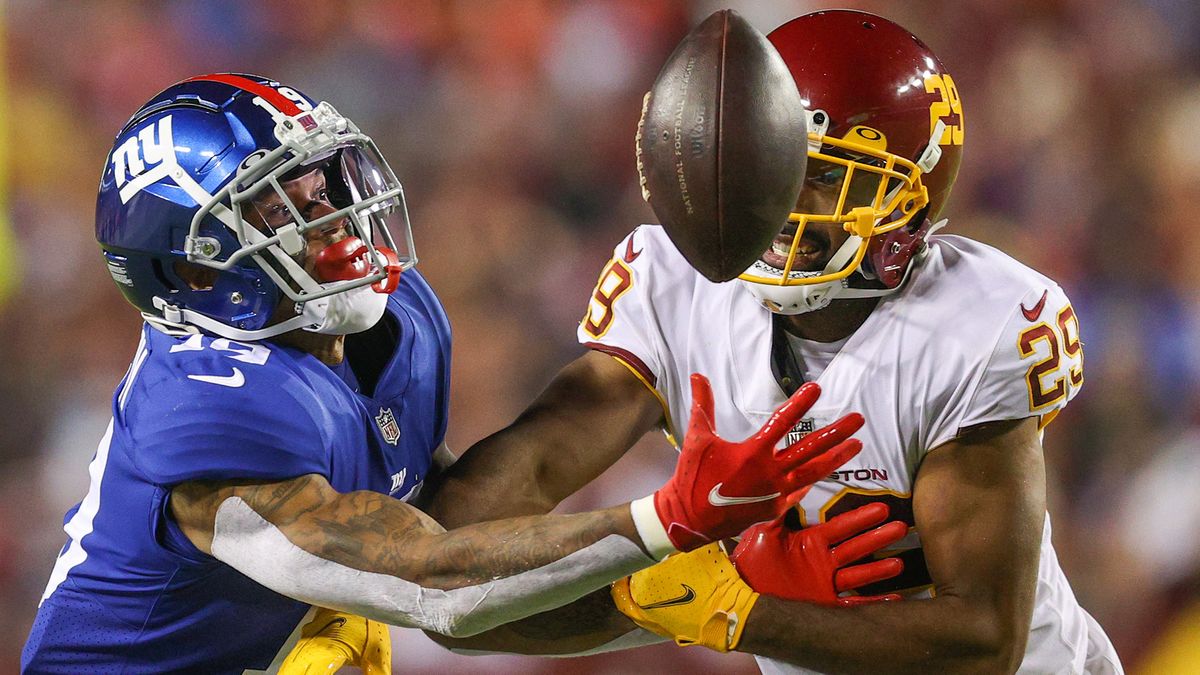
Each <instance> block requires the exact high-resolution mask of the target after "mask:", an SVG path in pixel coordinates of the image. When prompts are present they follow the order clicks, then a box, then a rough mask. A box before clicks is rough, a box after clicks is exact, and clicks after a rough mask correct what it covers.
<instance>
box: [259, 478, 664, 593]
mask: <svg viewBox="0 0 1200 675" xmlns="http://www.w3.org/2000/svg"><path fill="white" fill-rule="evenodd" d="M418 513H419V512H417V511H416V510H415V509H413V508H412V507H409V506H407V505H405V504H402V503H401V502H398V501H397V500H395V499H392V498H390V497H388V496H386V495H381V494H378V493H374V492H354V493H350V494H347V495H339V498H338V499H337V500H336V502H334V503H332V504H330V505H329V506H328V507H327V508H324V509H321V510H319V511H315V512H312V513H310V514H306V515H305V516H302V517H301V518H298V519H297V520H296V521H294V522H291V523H287V524H285V525H284V526H283V527H282V528H281V529H282V530H283V532H284V534H286V535H287V537H288V539H289V540H291V541H292V543H294V544H296V545H297V546H299V547H300V548H302V549H304V550H306V551H308V552H310V553H313V554H315V555H318V556H320V557H322V558H325V559H326V560H331V561H334V562H338V563H342V564H344V565H348V566H350V567H353V568H355V569H361V570H364V571H367V572H378V573H381V574H389V575H392V576H398V577H401V578H403V579H407V580H409V581H413V582H417V583H419V584H421V585H422V586H424V587H427V588H441V589H446V590H449V589H455V588H461V587H464V586H471V585H475V584H478V583H480V582H484V581H488V580H491V579H496V578H498V577H507V576H512V575H514V574H519V573H521V572H525V571H528V570H532V569H537V568H539V567H544V566H545V565H548V564H550V563H552V562H555V561H556V560H559V559H561V558H563V557H565V556H567V555H569V554H571V553H574V552H576V551H580V550H582V549H584V548H587V547H588V546H591V545H592V544H595V543H596V542H599V541H600V540H602V539H604V538H605V537H608V536H611V535H618V536H620V537H622V538H624V539H626V540H628V541H629V542H631V543H635V544H636V543H639V542H640V539H639V537H638V535H637V530H636V528H635V527H634V525H633V520H632V518H631V517H630V513H629V507H628V506H627V505H626V506H615V507H612V508H608V509H604V510H601V511H592V512H588V513H579V514H570V515H549V516H525V517H521V518H510V519H505V520H495V521H489V522H485V523H476V524H474V525H468V526H466V527H462V528H459V529H457V530H450V531H443V532H440V533H434V532H431V531H430V528H429V526H428V524H427V523H423V525H424V527H418V526H417V520H418V518H419V517H420V516H419V515H418ZM264 515H265V514H264ZM646 560H647V564H649V558H648V557H647V559H646Z"/></svg>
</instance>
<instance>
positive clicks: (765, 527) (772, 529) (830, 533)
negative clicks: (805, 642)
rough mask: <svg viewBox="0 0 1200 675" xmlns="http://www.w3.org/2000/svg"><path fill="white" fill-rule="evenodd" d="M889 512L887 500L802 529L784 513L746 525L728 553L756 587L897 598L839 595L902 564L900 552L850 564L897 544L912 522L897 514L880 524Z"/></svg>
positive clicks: (856, 600)
mask: <svg viewBox="0 0 1200 675" xmlns="http://www.w3.org/2000/svg"><path fill="white" fill-rule="evenodd" d="M887 517H888V507H887V504H882V503H879V502H876V503H874V504H867V505H866V506H861V507H859V508H857V509H854V510H853V511H849V512H846V513H843V514H841V515H839V516H834V517H833V518H830V519H829V521H828V522H825V523H821V524H820V525H814V526H812V527H806V528H803V529H794V528H792V527H791V526H789V525H788V524H787V518H786V517H780V518H777V519H775V520H773V521H771V522H769V523H759V524H758V525H755V526H754V527H751V528H750V529H749V530H746V532H745V533H744V534H743V535H742V541H741V543H739V544H738V546H737V548H735V549H734V550H733V553H731V554H729V559H730V560H732V561H733V565H734V567H735V568H737V571H738V574H739V575H740V576H741V577H742V579H744V580H745V581H746V583H747V584H749V585H750V587H751V588H753V589H754V590H755V591H758V592H759V593H765V594H767V595H774V596H776V597H780V598H784V599H787V600H801V601H804V602H815V603H818V604H822V605H834V604H838V605H843V606H850V605H857V604H863V603H867V602H879V601H888V600H899V599H900V596H899V595H896V594H894V593H893V594H889V595H874V596H850V597H844V598H842V597H838V594H839V593H843V592H845V591H852V590H854V589H857V588H861V587H863V586H866V585H868V584H873V583H875V582H878V581H883V580H884V579H891V578H892V577H895V576H896V575H898V574H900V572H902V571H903V570H904V563H903V562H902V561H901V560H900V559H898V558H885V559H883V560H877V561H874V562H869V563H863V564H861V565H851V564H850V563H853V562H854V561H856V560H860V559H862V558H864V557H866V556H868V555H871V554H872V553H875V552H877V551H879V550H881V549H885V548H887V547H889V546H891V545H893V544H895V543H896V542H898V541H900V540H901V539H903V538H904V535H905V534H907V533H908V525H906V524H904V523H902V522H900V521H898V520H893V521H892V522H890V523H888V524H886V525H882V526H879V527H876V525H879V524H880V523H882V522H883V521H885V520H887ZM872 528H874V529H872ZM868 530H869V531H868ZM855 535H857V536H855Z"/></svg>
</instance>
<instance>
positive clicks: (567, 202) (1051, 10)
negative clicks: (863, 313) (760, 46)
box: [0, 0, 1200, 673]
mask: <svg viewBox="0 0 1200 675" xmlns="http://www.w3.org/2000/svg"><path fill="white" fill-rule="evenodd" d="M5 5H6V6H5V8H4V9H3V12H4V31H3V32H4V42H5V45H4V46H5V50H4V57H3V58H4V60H5V67H4V68H3V70H2V71H0V72H3V74H4V77H5V78H6V80H7V88H6V92H5V94H4V95H3V97H2V98H0V105H3V110H2V111H0V122H2V123H3V125H4V131H5V136H4V138H5V140H6V142H5V143H4V144H3V148H4V150H3V151H2V152H0V173H2V174H3V175H4V176H6V178H5V179H3V181H2V182H0V186H2V187H3V188H4V190H5V192H6V196H5V201H4V203H3V209H2V210H0V212H2V213H3V214H4V216H5V220H6V222H7V225H6V226H4V227H3V228H0V293H2V295H0V353H2V354H3V356H2V359H3V361H2V362H3V367H0V401H3V405H0V430H2V433H0V672H7V671H9V670H15V667H16V665H15V664H16V663H17V659H18V655H19V650H20V647H21V644H22V643H23V642H24V639H25V636H26V634H27V632H28V627H29V624H30V622H31V620H32V616H33V613H34V611H35V608H36V604H37V599H38V597H39V596H40V593H41V590H42V588H43V585H44V583H45V580H46V578H47V576H48V574H49V571H50V567H51V564H52V561H53V559H54V556H55V554H56V552H57V550H58V548H59V546H61V544H62V542H63V533H62V531H61V528H60V526H59V524H60V522H61V520H60V519H61V516H62V513H63V512H64V511H65V510H66V509H67V508H68V507H69V506H70V505H71V504H73V503H75V502H76V501H78V500H79V499H80V498H81V497H82V495H83V493H84V492H85V490H86V486H87V472H86V465H87V463H88V461H89V460H90V458H91V456H92V453H93V451H94V449H95V444H96V442H97V439H98V438H99V437H100V435H101V433H102V432H103V429H104V427H105V424H106V421H107V417H108V415H109V412H108V411H109V399H110V395H111V392H112V389H113V387H114V385H115V384H116V382H117V381H118V379H119V378H120V377H121V374H122V373H123V371H124V370H125V367H126V365H127V363H128V360H129V358H130V356H131V355H132V353H133V350H134V347H135V345H136V337H135V336H136V331H137V328H138V320H137V316H136V314H135V313H134V312H133V311H131V309H130V308H129V307H128V306H127V305H125V304H124V302H123V300H122V299H121V297H120V295H119V294H118V293H117V291H116V289H115V288H114V287H113V284H112V282H111V280H110V279H109V278H108V275H107V273H106V272H105V269H104V266H103V265H102V264H101V259H100V256H99V254H98V249H97V247H96V246H95V243H94V240H93V238H92V209H93V203H94V197H95V187H96V184H97V182H98V178H99V175H100V170H101V167H102V164H103V161H104V157H105V153H106V151H107V149H108V147H109V143H110V141H111V140H112V138H113V136H114V134H115V132H116V131H117V129H118V128H119V127H120V126H121V125H122V124H123V122H124V121H125V119H126V118H127V116H128V115H129V114H130V113H132V112H133V111H134V110H135V109H136V108H137V107H138V106H139V105H140V104H141V103H142V102H143V101H144V100H145V99H147V98H148V97H149V96H151V95H152V94H153V93H155V92H156V91H158V90H160V89H162V88H163V87H165V86H166V85H168V84H170V83H172V82H174V81H176V80H179V79H182V78H183V77H186V76H190V75H193V74H197V73H203V72H213V71H244V72H254V73H260V74H264V75H268V76H271V77H274V78H277V79H279V80H282V81H283V82H286V83H288V84H291V85H293V86H296V87H298V88H300V89H302V90H303V91H305V92H308V93H309V94H310V95H313V96H314V97H316V98H326V99H328V100H330V101H332V102H334V103H335V105H336V106H337V107H338V108H339V109H340V110H341V111H342V112H344V113H346V114H348V115H349V116H351V117H352V118H353V119H355V120H356V121H357V122H358V123H359V124H360V126H361V127H362V128H363V129H365V130H366V131H367V132H368V133H370V134H372V135H373V136H374V137H375V138H376V140H377V141H378V143H379V145H380V147H381V148H382V149H383V151H384V153H385V154H386V155H387V156H388V157H389V159H390V161H391V162H392V164H393V166H394V167H395V169H396V171H397V173H398V175H399V176H400V177H401V180H402V181H404V183H405V187H406V191H407V194H408V198H409V202H410V208H411V211H412V220H413V223H414V228H415V234H416V241H417V250H418V252H419V254H420V257H421V266H420V269H421V270H422V272H423V273H424V274H426V275H427V276H428V278H429V279H430V281H431V282H432V283H433V285H434V287H435V288H436V289H437V290H438V292H439V293H440V295H441V298H442V300H443V301H444V303H445V305H446V308H447V310H448V312H449V314H450V318H451V320H452V322H453V326H454V330H455V337H456V345H455V346H456V349H455V356H454V393H453V411H452V417H451V432H450V440H451V442H452V444H453V446H454V447H455V448H457V449H459V450H462V449H464V448H466V447H467V446H468V445H469V444H470V443H471V442H472V441H474V440H476V439H478V438H480V437H481V436H482V435H484V434H486V433H487V432H489V431H492V430H495V429H497V428H499V427H501V426H502V425H504V424H506V423H507V422H508V421H509V420H511V419H512V418H513V416H514V415H515V414H516V413H517V412H519V411H520V409H521V408H522V406H523V404H524V403H525V402H527V401H528V400H530V399H531V398H532V397H533V396H534V395H535V394H536V393H537V392H538V391H539V390H540V388H541V387H542V386H543V385H544V384H545V383H546V382H547V380H548V378H549V377H550V376H551V375H552V374H553V373H554V372H555V370H556V369H557V368H558V367H559V366H561V365H562V364H564V363H566V362H567V361H568V360H570V359H571V358H573V357H574V356H575V355H577V354H578V353H579V352H580V348H579V347H577V346H576V344H575V340H574V330H575V325H576V323H577V321H578V319H579V317H580V316H581V314H582V311H583V308H584V306H585V304H586V299H587V296H588V293H589V290H590V287H591V285H592V283H593V282H594V280H595V276H596V274H597V272H598V270H599V268H600V266H601V265H602V264H603V263H604V261H605V260H606V258H607V256H608V255H609V251H610V249H611V247H612V246H613V245H614V244H615V243H616V242H617V241H619V239H620V238H621V237H622V236H623V235H624V234H625V233H626V232H627V231H628V230H629V229H630V228H632V227H634V226H635V225H637V224H638V223H641V222H645V221H647V220H648V219H651V218H652V216H651V214H650V212H649V209H648V208H647V207H646V205H645V204H643V203H642V202H641V200H640V198H639V195H638V191H637V186H636V176H635V172H634V162H633V131H634V126H635V123H636V120H637V115H638V110H639V105H640V100H641V95H642V93H643V92H644V91H645V90H646V89H647V88H648V87H649V85H650V83H651V82H652V80H653V78H654V75H655V73H656V72H657V70H658V67H659V66H660V65H661V63H662V62H663V60H664V59H665V57H666V56H667V54H668V53H669V52H670V50H671V49H672V48H673V46H674V45H675V44H676V42H677V41H678V39H679V38H680V37H682V35H683V34H684V33H685V32H686V31H687V29H688V27H690V26H691V25H694V24H695V23H696V22H698V21H699V20H700V19H701V18H703V17H704V16H706V15H707V14H708V13H709V12H711V11H713V10H715V9H718V8H720V7H722V6H733V7H735V8H737V9H739V10H740V11H741V12H742V13H743V14H744V15H745V16H747V17H748V18H749V19H750V20H751V22H752V23H753V24H754V25H756V26H757V27H758V28H760V29H761V30H763V31H769V30H770V29H772V28H773V27H775V26H776V25H778V24H780V23H782V22H783V21H785V20H787V19H789V18H791V17H792V16H795V15H798V14H801V13H804V12H806V11H810V10H813V9H817V8H820V7H822V6H827V5H825V4H823V3H819V2H772V3H754V2H748V1H742V2H730V3H714V2H685V1H682V0H672V1H657V0H656V1H655V2H644V1H643V0H597V1H595V2H552V1H549V0H521V1H519V2H501V1H498V0H497V1H482V0H481V1H478V2H468V1H465V0H464V1H461V2H438V1H434V0H424V1H412V2H396V3H388V2H368V1H362V2H329V1H321V2H298V1H297V0H270V1H265V2H240V1H238V0H216V1H211V2H203V3H201V2H183V1H170V2H134V1H114V2H94V3H66V2H47V1H33V0H9V1H8V2H7V3H5ZM843 6H854V7H860V8H863V9H867V10H871V11H877V12H880V13H882V14H885V15H887V16H888V17H890V18H892V19H894V20H896V21H898V22H899V23H901V24H902V25H904V26H906V27H907V28H909V29H910V30H912V31H913V32H915V33H916V34H917V35H919V36H921V37H922V38H923V39H924V40H925V41H926V42H927V43H928V44H929V45H930V46H931V47H932V48H933V49H934V50H935V51H936V52H937V53H938V54H939V55H940V56H941V58H942V59H943V61H944V62H945V63H946V64H947V66H948V68H949V69H950V72H952V73H953V74H954V77H955V80H956V82H957V83H958V86H959V90H960V91H961V92H962V97H963V100H964V106H965V115H966V120H967V122H966V127H967V131H966V159H965V161H964V164H963V167H962V171H961V174H960V177H959V180H958V184H957V188H956V189H955V191H954V196H953V198H952V199H951V202H950V205H949V207H948V209H947V214H948V215H949V216H950V218H951V226H950V228H949V231H950V232H954V233H960V234H966V235H969V236H972V237H976V238H978V239H981V240H983V241H986V242H989V243H993V244H995V245H998V246H1000V247H1001V248H1003V249H1004V250H1005V251H1007V252H1009V253H1011V254H1012V255H1014V256H1016V257H1017V258H1018V259H1020V260H1022V261H1024V262H1025V263H1027V264H1029V265H1031V266H1033V267H1034V268H1036V269H1038V270H1040V271H1042V272H1044V273H1047V274H1049V275H1050V276H1052V277H1054V278H1055V279H1057V280H1058V281H1059V282H1060V283H1061V284H1062V285H1063V287H1064V288H1065V289H1066V290H1067V292H1068V294H1069V295H1070V296H1071V297H1072V298H1073V300H1074V304H1075V307H1076V308H1077V310H1078V313H1079V316H1080V318H1081V320H1082V324H1083V337H1084V340H1085V343H1086V353H1087V364H1086V378H1087V386H1086V387H1085V388H1084V390H1083V393H1082V394H1081V395H1080V397H1079V398H1078V399H1077V400H1076V402H1075V403H1074V404H1073V405H1071V406H1070V407H1069V408H1067V410H1066V411H1065V412H1064V414H1063V415H1061V416H1060V417H1059V419H1058V421H1057V422H1056V423H1055V424H1053V425H1052V426H1051V427H1050V428H1049V430H1048V434H1047V437H1046V457H1047V462H1048V464H1049V466H1050V469H1051V480H1052V489H1051V513H1052V514H1053V522H1054V526H1055V532H1054V540H1055V546H1056V548H1057V550H1058V553H1059V556H1060V558H1061V560H1062V563H1063V566H1064V567H1065V568H1066V570H1067V572H1068V575H1069V577H1070V579H1071V581H1072V583H1073V585H1074V588H1075V590H1076V592H1077V593H1078V595H1079V598H1080V600H1081V602H1082V603H1083V604H1084V606H1085V607H1087V608H1088V609H1089V610H1090V611H1091V612H1092V613H1093V614H1094V615H1095V616H1096V617H1097V618H1098V619H1099V620H1100V622H1101V623H1102V624H1103V625H1104V626H1105V627H1106V628H1107V630H1108V632H1109V634H1110V635H1111V636H1112V638H1113V640H1114V641H1115V642H1116V644H1117V646H1118V649H1119V651H1120V652H1121V654H1122V656H1123V657H1124V659H1125V661H1126V664H1127V665H1130V666H1132V668H1131V670H1132V671H1133V672H1139V671H1140V672H1156V673H1158V672H1172V671H1175V672H1185V671H1189V670H1191V671H1192V672H1196V671H1200V665H1197V664H1196V663H1191V664H1190V668H1189V667H1188V661H1187V658H1188V657H1187V655H1188V654H1194V655H1197V656H1194V657H1193V658H1195V659H1198V660H1200V605H1198V604H1197V601H1198V600H1200V546H1198V545H1197V539H1196V537H1197V534H1198V533H1200V491H1198V490H1197V486H1198V485H1200V457H1198V455H1197V452H1196V450H1197V447H1198V446H1200V426H1198V425H1200V414H1198V413H1200V398H1198V397H1197V393H1198V391H1197V387H1196V384H1195V383H1196V375H1197V370H1198V369H1200V357H1198V356H1197V354H1200V349H1198V348H1197V347H1198V345H1197V343H1198V341H1200V325H1198V324H1197V320H1198V318H1200V317H1198V314H1197V310H1198V309H1200V304H1198V302H1200V296H1198V294H1197V290H1196V289H1198V288H1200V232H1198V231H1197V227H1196V225H1195V222H1196V215H1195V214H1196V205H1197V204H1198V203H1200V133H1198V130H1200V5H1198V4H1196V3H1194V2H1189V1H1188V0H1125V1H1121V0H1018V1H1011V2H993V1H991V0H937V1H930V2H912V3H884V2H847V3H843ZM948 329H949V328H948ZM670 461H671V454H670V451H669V449H667V448H666V446H665V443H663V442H662V441H661V440H659V439H648V440H646V441H644V442H643V443H642V445H641V446H639V448H638V449H637V451H635V452H634V453H632V455H631V456H630V457H628V458H626V459H625V460H623V461H622V462H621V463H620V464H619V465H618V466H617V467H616V468H614V469H613V470H612V471H610V472H609V473H608V474H606V475H605V477H604V478H603V479H602V480H601V481H600V482H599V483H598V484H596V485H594V486H592V487H591V488H589V489H588V490H586V491H585V492H584V493H583V494H581V495H579V496H578V497H576V498H574V499H573V500H572V501H571V503H570V504H569V506H570V507H571V508H572V509H578V508H584V507H591V506H600V505H607V504H611V503H615V502H617V501H620V500H622V499H625V498H629V497H633V496H638V495H641V494H645V493H646V492H647V491H649V490H651V489H653V488H654V487H655V486H656V485H658V483H659V481H660V480H662V479H663V478H665V477H666V475H667V474H668V467H669V465H670ZM798 629H799V630H803V627H802V626H801V627H798ZM247 630H253V626H247ZM1170 636H1174V637H1170ZM394 640H395V642H396V650H395V657H396V663H397V666H398V670H400V671H403V672H440V673H447V672H458V671H462V672H466V671H468V670H469V671H472V672H580V671H585V670H587V671H595V672H602V671H619V672H637V671H658V670H666V669H668V668H671V669H677V670H683V669H685V668H690V669H693V670H696V671H712V670H718V669H719V670H731V671H732V670H736V671H743V672H752V671H753V665H752V661H751V660H750V659H749V658H748V657H745V656H727V657H722V656H718V655H715V654H710V653H707V652H704V651H703V650H700V649H688V650H678V649H675V648H672V647H658V648H653V649H648V650H642V651H640V652H634V653H627V654H621V655H617V656H605V657H596V658H592V659H588V660H585V661H550V660H525V659H520V658H514V657H487V658H484V659H473V660H467V659H465V658H462V657H454V656H451V655H449V654H447V653H446V652H443V651H441V650H439V649H438V648H437V647H434V646H433V645H432V643H430V642H429V641H427V640H426V639H425V638H424V637H423V636H422V635H420V634H419V633H416V632H414V631H401V630H395V631H394ZM1173 641H1174V642H1173ZM1171 644H1174V645H1175V649H1177V650H1179V651H1177V652H1176V654H1178V655H1182V660H1179V661H1176V662H1175V665H1174V666H1168V664H1167V662H1166V661H1158V662H1153V661H1151V660H1150V659H1154V658H1160V659H1161V658H1165V657H1164V654H1166V653H1168V652H1169V650H1170V649H1171V647H1170V645H1171ZM1193 669H1195V670H1193Z"/></svg>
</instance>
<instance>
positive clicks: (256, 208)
mask: <svg viewBox="0 0 1200 675" xmlns="http://www.w3.org/2000/svg"><path fill="white" fill-rule="evenodd" d="M283 190H284V192H285V193H287V196H288V199H290V200H291V201H292V203H293V204H294V205H295V206H296V208H297V210H299V211H300V214H301V215H302V216H304V218H305V219H306V220H309V221H313V220H316V219H318V218H323V217H325V216H327V215H329V214H330V213H333V212H334V211H336V210H337V207H335V206H334V205H333V204H331V203H330V202H329V192H328V190H327V189H326V185H325V174H324V173H323V172H321V171H320V170H317V169H314V170H313V171H310V172H309V173H306V174H304V175H302V176H300V177H298V178H295V179H294V180H290V181H284V182H283ZM242 215H243V217H244V218H245V219H246V222H248V223H249V224H250V225H251V226H253V227H254V228H255V229H257V230H259V231H261V232H270V231H271V230H272V228H275V227H280V226H283V225H286V224H287V223H289V222H291V214H290V213H289V212H288V210H287V207H286V206H284V203H283V200H282V199H280V197H279V195H278V194H277V193H275V191H274V190H272V189H267V190H265V194H264V195H263V196H262V197H261V198H260V199H256V200H253V201H251V202H250V205H249V207H248V208H245V209H243V211H242ZM303 236H304V243H305V248H304V250H303V251H302V252H301V253H300V256H301V259H302V264H303V266H304V271H305V272H308V274H309V275H311V276H312V277H313V278H314V279H316V278H318V275H317V272H316V265H315V260H316V257H317V254H318V253H320V252H321V251H322V250H324V249H325V247H326V246H329V245H331V244H336V243H337V242H339V241H341V240H343V239H345V238H346V237H348V236H349V234H348V233H347V232H346V221H345V219H342V220H338V221H334V222H333V223H330V224H329V225H328V226H326V227H323V228H319V229H313V230H308V231H306V232H304V235H303ZM175 271H176V272H177V273H178V274H179V276H180V277H181V278H183V280H184V281H186V282H187V284H188V285H189V286H190V287H191V288H192V289H193V290H208V289H210V288H212V286H213V283H215V282H216V276H217V272H216V270H213V269H211V268H208V267H202V266H200V265H192V264H189V263H183V262H181V263H177V264H176V266H175ZM295 315H296V313H295V309H294V307H293V305H292V303H288V302H280V303H279V304H278V305H276V307H275V313H274V314H273V315H272V316H271V319H270V321H269V323H271V324H276V323H279V322H281V321H284V320H286V319H290V318H291V317H293V316H295ZM274 340H275V342H277V343H279V344H282V345H286V346H288V347H295V348H296V349H299V350H301V351H304V352H308V353H309V354H312V355H313V356H315V357H317V358H318V359H320V360H321V362H322V363H324V364H325V365H328V366H336V365H338V364H339V363H341V362H342V360H343V358H344V348H345V342H346V336H344V335H322V334H320V333H313V332H310V331H306V330H299V329H298V330H293V331H289V332H287V333H284V334H283V335H280V336H277V337H276V338H274Z"/></svg>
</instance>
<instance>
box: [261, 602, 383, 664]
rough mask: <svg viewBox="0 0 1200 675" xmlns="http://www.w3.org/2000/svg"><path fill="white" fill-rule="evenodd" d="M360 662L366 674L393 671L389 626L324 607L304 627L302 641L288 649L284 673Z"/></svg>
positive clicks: (301, 631) (301, 635)
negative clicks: (290, 649) (289, 650)
mask: <svg viewBox="0 0 1200 675" xmlns="http://www.w3.org/2000/svg"><path fill="white" fill-rule="evenodd" d="M346 664H350V665H353V666H358V668H359V669H360V670H362V672H363V673H364V675H391V673H392V640H391V638H390V637H389V635H388V627H387V625H386V624H382V623H380V622H378V621H371V620H370V619H365V618H363V617H361V616H355V615H354V614H348V613H346V612H339V611H336V610H332V609H326V608H323V607H322V608H320V609H318V610H317V613H316V614H315V615H314V616H313V619H312V621H309V622H308V623H307V624H305V625H304V627H303V628H301V629H300V641H299V642H297V643H296V646H295V647H293V648H292V651H291V652H289V653H288V655H287V658H286V659H284V661H283V665H281V666H280V667H279V673H280V675H318V674H324V673H336V672H337V671H338V669H340V668H341V667H342V666H344V665H346Z"/></svg>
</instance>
